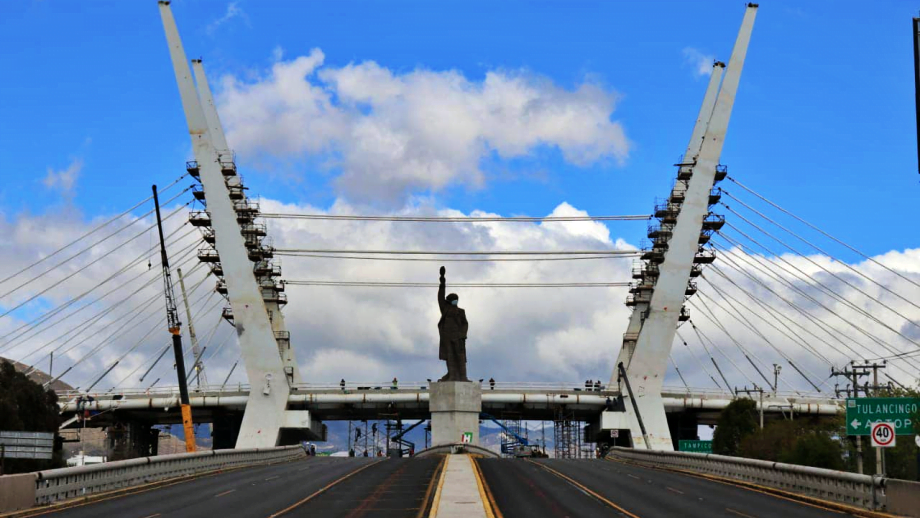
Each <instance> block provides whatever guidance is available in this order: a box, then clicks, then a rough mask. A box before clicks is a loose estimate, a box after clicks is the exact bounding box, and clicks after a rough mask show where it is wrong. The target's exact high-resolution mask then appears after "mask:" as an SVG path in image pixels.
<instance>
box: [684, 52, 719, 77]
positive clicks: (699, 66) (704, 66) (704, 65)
mask: <svg viewBox="0 0 920 518" xmlns="http://www.w3.org/2000/svg"><path fill="white" fill-rule="evenodd" d="M683 55H684V64H685V65H687V66H688V67H690V69H691V70H693V75H694V76H695V77H698V78H699V77H707V76H709V75H710V74H712V62H713V61H715V59H716V57H715V56H713V55H712V54H704V53H703V52H701V51H700V50H697V49H695V48H693V47H687V48H685V49H684V50H683Z"/></svg>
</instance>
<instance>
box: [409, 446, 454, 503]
mask: <svg viewBox="0 0 920 518" xmlns="http://www.w3.org/2000/svg"><path fill="white" fill-rule="evenodd" d="M445 464H447V456H446V455H445V456H444V457H442V458H441V462H439V463H438V467H437V469H435V471H434V472H435V473H437V474H438V476H437V477H433V476H432V477H431V481H429V482H428V489H426V490H425V498H424V499H422V507H420V508H419V510H418V514H416V515H415V518H423V517H424V516H425V504H427V503H428V502H429V501H431V502H432V503H434V501H433V500H432V499H431V492H432V491H434V488H435V478H437V479H438V480H440V478H441V473H443V471H444V465H445ZM438 470H441V473H438ZM429 511H430V510H429Z"/></svg>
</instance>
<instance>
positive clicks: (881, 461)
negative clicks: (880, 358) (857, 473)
mask: <svg viewBox="0 0 920 518" xmlns="http://www.w3.org/2000/svg"><path fill="white" fill-rule="evenodd" d="M887 363H888V362H887V361H886V362H884V363H882V364H878V363H874V362H873V363H872V364H871V365H870V364H869V362H868V361H866V367H868V368H870V369H872V390H873V393H874V394H875V397H879V395H880V394H879V393H880V392H881V390H880V389H881V387H880V386H879V384H878V371H879V369H884V368H885V367H887V365H886V364H887ZM875 473H876V474H877V475H879V476H881V475H884V474H885V450H884V448H876V449H875Z"/></svg>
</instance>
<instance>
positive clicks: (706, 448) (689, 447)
mask: <svg viewBox="0 0 920 518" xmlns="http://www.w3.org/2000/svg"><path fill="white" fill-rule="evenodd" d="M677 449H678V450H679V451H689V452H691V453H712V441H683V440H682V441H679V442H678V443H677Z"/></svg>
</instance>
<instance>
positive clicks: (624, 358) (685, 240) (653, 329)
mask: <svg viewBox="0 0 920 518" xmlns="http://www.w3.org/2000/svg"><path fill="white" fill-rule="evenodd" d="M756 14H757V6H756V4H748V7H747V10H746V11H745V14H744V19H743V21H742V23H741V29H740V31H739V33H738V38H737V39H736V40H735V46H734V49H733V50H732V56H731V59H730V60H729V63H728V68H727V70H726V71H725V74H724V77H723V78H722V86H721V88H720V89H719V92H718V96H717V98H716V101H715V105H714V107H713V108H712V116H711V117H710V118H709V122H708V124H707V125H706V127H705V132H704V133H703V138H702V145H701V146H700V148H699V153H698V156H697V158H696V160H695V162H691V161H690V160H688V159H692V156H690V155H692V154H693V151H694V147H695V140H696V137H692V138H691V141H690V144H689V146H688V156H687V157H686V158H685V159H684V163H690V164H691V165H688V166H682V167H687V168H689V169H690V171H691V172H692V176H691V177H690V179H689V182H688V186H687V190H686V194H685V196H684V200H683V202H682V203H681V206H680V212H679V214H678V216H677V222H676V224H675V225H674V229H673V231H672V232H673V234H672V237H671V238H670V239H669V240H668V243H667V244H668V247H667V251H666V252H665V254H664V261H663V262H662V263H661V264H660V265H659V266H658V271H659V274H658V280H657V282H656V283H655V287H654V291H653V292H652V295H651V300H650V302H649V303H648V307H647V308H645V315H644V316H645V318H644V320H642V319H641V315H640V317H636V314H635V312H634V314H633V317H634V318H639V319H640V322H641V323H640V329H639V331H638V336H635V346H634V350H633V351H632V353H631V354H628V351H627V354H626V355H624V354H623V353H622V352H621V355H620V356H621V359H620V360H618V363H617V364H618V365H619V363H620V362H623V365H624V366H625V367H626V373H627V377H628V380H629V382H630V384H631V387H632V390H633V393H634V396H635V401H629V398H628V397H625V399H626V400H627V401H626V412H625V415H626V416H625V417H626V422H627V424H628V428H629V429H630V433H631V435H632V438H633V445H634V447H636V448H644V447H646V444H647V445H648V447H649V448H651V449H655V450H672V449H673V444H672V442H671V434H670V431H669V429H668V423H667V418H666V416H665V412H664V403H663V401H662V397H661V387H662V384H663V382H664V375H665V371H666V369H667V361H668V355H669V354H670V352H671V344H672V343H673V341H674V335H675V332H676V330H677V324H678V323H679V317H680V312H681V308H682V307H683V302H684V297H685V292H686V290H687V284H688V281H689V279H690V272H691V269H692V266H693V260H694V257H695V256H696V254H697V251H698V249H699V236H700V232H701V231H702V227H703V220H704V219H705V217H706V215H707V214H708V213H709V193H710V190H711V189H712V186H713V184H714V181H715V173H716V166H717V165H718V162H719V157H720V155H721V153H722V145H723V142H724V139H725V133H726V131H727V129H728V122H729V119H730V117H731V112H732V107H733V105H734V101H735V93H736V92H737V89H738V81H739V79H740V77H741V70H742V68H743V66H744V59H745V56H746V54H747V47H748V43H749V42H750V38H751V31H752V29H753V26H754V18H755V17H756ZM712 83H713V80H712V79H711V80H710V87H711V86H712ZM709 93H710V92H709V90H707V97H708V96H709V95H708V94H709ZM705 110H706V101H705V100H704V105H703V108H702V109H701V115H702V114H703V113H704V112H705ZM702 118H704V117H701V118H698V120H697V126H696V127H695V128H694V133H696V131H697V129H698V127H699V124H700V121H701V119H702ZM638 311H639V309H638V308H637V309H636V312H638ZM631 323H632V322H631ZM616 380H617V372H616V367H615V368H614V373H613V376H612V382H615V381H616ZM621 393H622V394H625V393H626V390H625V386H622V385H621ZM634 404H635V407H636V408H638V412H639V416H636V412H635V411H634V409H633V406H634ZM640 418H641V420H642V422H643V424H644V427H645V432H646V437H645V440H643V433H642V430H641V427H640V425H639V419H640Z"/></svg>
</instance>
